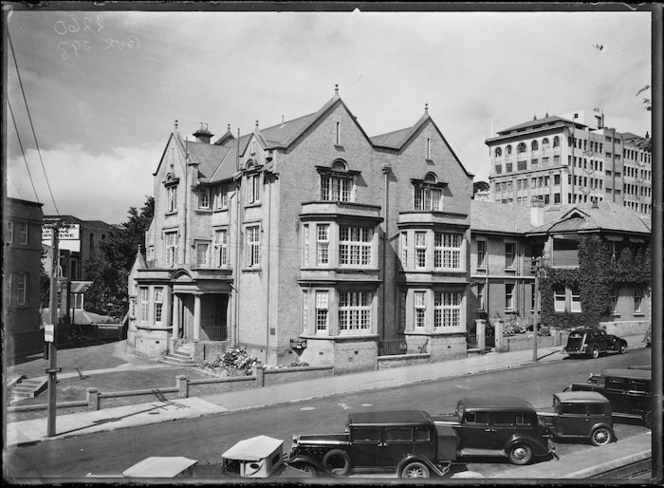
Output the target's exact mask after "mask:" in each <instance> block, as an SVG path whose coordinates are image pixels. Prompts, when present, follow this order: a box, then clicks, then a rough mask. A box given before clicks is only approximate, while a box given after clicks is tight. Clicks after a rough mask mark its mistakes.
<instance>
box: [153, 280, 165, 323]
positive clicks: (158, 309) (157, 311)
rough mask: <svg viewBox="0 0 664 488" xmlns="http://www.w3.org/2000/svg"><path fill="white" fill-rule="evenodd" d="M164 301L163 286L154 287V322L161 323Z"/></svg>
mask: <svg viewBox="0 0 664 488" xmlns="http://www.w3.org/2000/svg"><path fill="white" fill-rule="evenodd" d="M163 302H164V288H163V287H161V286H158V287H155V289H154V322H155V324H160V323H161V316H162V308H163V304H164V303H163Z"/></svg>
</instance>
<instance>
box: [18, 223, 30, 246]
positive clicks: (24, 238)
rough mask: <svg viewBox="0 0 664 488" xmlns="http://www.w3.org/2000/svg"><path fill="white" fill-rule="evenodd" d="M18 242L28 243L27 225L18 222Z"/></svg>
mask: <svg viewBox="0 0 664 488" xmlns="http://www.w3.org/2000/svg"><path fill="white" fill-rule="evenodd" d="M18 242H19V243H21V244H27V243H28V223H27V222H19V223H18Z"/></svg>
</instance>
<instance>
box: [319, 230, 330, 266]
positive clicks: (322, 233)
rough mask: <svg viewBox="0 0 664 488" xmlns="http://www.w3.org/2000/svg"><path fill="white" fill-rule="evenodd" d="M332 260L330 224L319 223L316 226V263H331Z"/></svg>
mask: <svg viewBox="0 0 664 488" xmlns="http://www.w3.org/2000/svg"><path fill="white" fill-rule="evenodd" d="M329 262H330V225H329V224H318V225H317V226H316V263H317V264H318V265H321V264H329Z"/></svg>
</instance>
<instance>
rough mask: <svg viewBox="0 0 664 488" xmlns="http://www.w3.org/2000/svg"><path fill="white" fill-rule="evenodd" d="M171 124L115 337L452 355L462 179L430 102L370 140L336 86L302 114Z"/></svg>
mask: <svg viewBox="0 0 664 488" xmlns="http://www.w3.org/2000/svg"><path fill="white" fill-rule="evenodd" d="M194 136H195V137H196V140H195V141H188V140H185V139H183V137H182V135H181V134H180V133H179V132H178V130H177V125H176V128H175V130H174V131H173V132H172V133H171V135H170V137H169V139H168V142H167V144H166V148H165V150H164V152H163V155H162V157H161V160H160V161H159V164H158V166H157V169H156V171H155V173H154V196H155V217H154V220H153V222H152V224H151V227H150V229H149V230H148V232H147V234H146V248H147V249H146V256H145V258H144V257H143V256H142V255H140V253H139V255H138V256H137V259H136V263H135V265H134V268H133V270H132V272H131V274H130V283H129V295H130V300H131V309H130V317H131V318H130V325H129V332H128V347H129V349H130V350H132V351H134V352H136V353H137V354H142V355H145V356H148V357H160V356H161V355H164V354H167V353H172V352H173V351H176V350H179V351H182V350H185V351H187V354H189V355H190V356H191V357H192V358H193V359H195V360H201V359H207V358H213V357H214V356H215V355H216V353H218V352H221V351H223V350H224V349H225V348H226V347H227V346H228V344H239V345H241V346H243V347H245V348H247V350H248V351H249V352H250V353H252V354H254V355H255V356H257V357H258V358H259V359H261V360H262V361H263V362H264V363H268V364H285V363H290V362H293V361H295V360H298V359H299V360H301V361H306V362H308V363H309V364H312V365H316V364H331V365H334V366H335V371H337V372H345V371H351V370H362V369H372V368H374V367H375V364H376V357H377V355H378V354H379V352H380V349H381V348H383V347H385V345H386V344H389V343H392V342H401V343H402V344H403V347H404V348H405V349H407V350H410V351H417V350H421V349H422V348H423V347H427V350H428V352H430V353H431V355H432V357H433V359H434V360H436V359H444V358H447V357H454V356H459V355H465V353H466V344H465V331H466V308H467V306H466V288H467V284H468V277H469V269H468V260H469V253H468V242H469V240H470V201H471V195H472V175H471V174H469V173H468V172H467V171H466V170H465V168H464V167H463V166H462V164H461V163H460V162H459V160H458V158H457V157H456V155H455V154H454V152H453V150H452V149H451V147H450V146H449V144H448V143H447V141H446V140H445V138H444V136H443V135H442V133H441V132H440V130H439V129H438V127H437V126H436V124H435V123H434V121H433V120H432V119H431V117H430V116H429V114H428V110H427V109H426V108H425V113H424V114H423V115H422V117H421V118H420V119H419V120H418V121H417V122H416V123H415V124H414V125H413V126H411V127H407V128H405V129H401V130H398V131H394V132H390V133H388V134H383V135H379V136H375V137H368V136H367V134H366V133H365V132H364V129H363V128H362V127H361V126H360V125H359V123H358V122H357V119H356V117H354V116H353V114H352V113H351V112H350V110H349V109H348V107H347V106H346V105H345V103H344V102H343V101H342V100H341V98H340V97H339V95H338V91H337V90H335V94H334V96H333V97H332V98H331V99H330V100H329V101H328V102H327V103H326V104H325V105H323V107H321V109H320V110H318V111H317V112H315V113H312V114H309V115H305V116H303V117H299V118H296V119H293V120H290V121H285V122H282V123H281V124H278V125H275V126H272V127H268V128H266V129H260V128H259V125H258V123H256V127H255V129H254V131H253V132H252V133H250V134H245V135H242V136H238V137H235V136H233V134H232V133H231V131H230V127H229V129H228V131H227V132H226V133H225V134H224V135H223V136H221V137H220V138H219V139H218V140H217V141H216V142H214V143H211V140H212V137H213V135H212V134H211V133H210V132H209V131H208V130H207V126H205V125H202V126H201V129H200V130H198V131H197V132H196V133H194Z"/></svg>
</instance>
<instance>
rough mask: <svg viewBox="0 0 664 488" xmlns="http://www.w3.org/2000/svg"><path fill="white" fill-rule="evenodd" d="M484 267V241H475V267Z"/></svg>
mask: <svg viewBox="0 0 664 488" xmlns="http://www.w3.org/2000/svg"><path fill="white" fill-rule="evenodd" d="M485 267H486V241H477V268H478V269H481V268H485Z"/></svg>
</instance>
